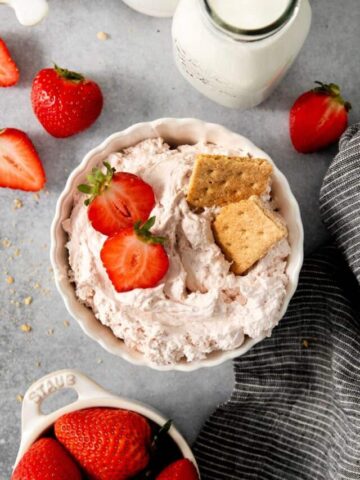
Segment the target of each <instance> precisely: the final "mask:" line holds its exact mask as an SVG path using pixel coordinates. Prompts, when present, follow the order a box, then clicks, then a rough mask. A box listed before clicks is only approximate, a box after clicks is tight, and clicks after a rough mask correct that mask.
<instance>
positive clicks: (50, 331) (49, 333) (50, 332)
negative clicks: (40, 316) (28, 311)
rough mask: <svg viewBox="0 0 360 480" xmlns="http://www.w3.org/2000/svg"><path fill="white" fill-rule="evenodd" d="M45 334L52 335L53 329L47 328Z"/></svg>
mask: <svg viewBox="0 0 360 480" xmlns="http://www.w3.org/2000/svg"><path fill="white" fill-rule="evenodd" d="M47 334H48V335H49V336H51V335H54V329H53V328H49V329H48V331H47Z"/></svg>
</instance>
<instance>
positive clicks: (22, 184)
mask: <svg viewBox="0 0 360 480" xmlns="http://www.w3.org/2000/svg"><path fill="white" fill-rule="evenodd" d="M45 182H46V178H45V171H44V168H43V166H42V163H41V160H40V158H39V155H38V153H37V151H36V149H35V147H34V145H33V143H32V141H31V140H30V138H29V137H28V136H27V135H26V133H24V132H22V131H21V130H17V129H16V128H4V129H3V130H0V187H7V188H14V189H18V190H25V191H28V192H37V191H39V190H41V189H42V188H43V187H44V185H45Z"/></svg>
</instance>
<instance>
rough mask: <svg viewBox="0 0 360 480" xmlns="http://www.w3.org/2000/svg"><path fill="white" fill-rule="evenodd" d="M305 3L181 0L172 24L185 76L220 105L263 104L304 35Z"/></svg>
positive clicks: (177, 58) (308, 21) (306, 21)
mask: <svg viewBox="0 0 360 480" xmlns="http://www.w3.org/2000/svg"><path fill="white" fill-rule="evenodd" d="M310 24H311V8H310V4H309V1H308V0H180V3H179V5H178V8H177V10H176V12H175V15H174V19H173V26H172V36H173V45H174V55H175V61H176V64H177V66H178V68H179V70H180V72H181V73H182V74H183V76H184V77H185V78H186V79H187V80H188V81H189V82H190V83H191V84H192V85H193V86H194V87H195V88H196V89H198V90H199V91H200V92H201V93H203V94H204V95H206V96H207V97H209V98H211V99H212V100H214V101H215V102H218V103H220V104H221V105H224V106H227V107H233V108H240V109H246V108H250V107H254V106H255V105H258V104H259V103H261V102H262V101H264V100H265V99H266V98H267V97H268V96H269V95H270V94H271V92H272V91H273V90H274V88H275V87H276V85H277V84H278V83H279V82H280V81H281V79H282V78H283V77H284V75H285V74H286V72H287V71H288V69H289V68H290V66H291V64H292V63H293V61H294V60H295V58H296V56H297V55H298V53H299V52H300V49H301V47H302V45H303V43H304V41H305V39H306V37H307V35H308V32H309V29H310Z"/></svg>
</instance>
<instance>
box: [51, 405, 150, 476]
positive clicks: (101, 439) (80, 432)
mask: <svg viewBox="0 0 360 480" xmlns="http://www.w3.org/2000/svg"><path fill="white" fill-rule="evenodd" d="M55 435H56V437H57V439H58V440H59V441H60V442H61V443H62V444H63V445H64V447H65V448H66V449H67V450H68V451H69V452H70V453H71V455H72V456H73V457H74V458H75V460H76V461H77V462H78V463H79V465H80V466H81V467H82V468H83V469H84V471H85V472H86V474H87V475H88V476H89V477H90V478H91V479H92V480H126V479H128V478H131V477H133V476H135V475H136V474H137V473H139V472H140V471H141V470H143V469H144V468H145V467H146V466H147V465H148V463H149V449H150V443H151V429H150V426H149V424H148V422H147V420H146V419H145V418H144V417H142V416H141V415H138V414H137V413H135V412H131V411H127V410H118V409H111V408H90V409H85V410H79V411H76V412H73V413H69V414H66V415H64V416H62V417H61V418H60V419H59V420H57V422H56V423H55ZM68 480H70V477H69V479H68Z"/></svg>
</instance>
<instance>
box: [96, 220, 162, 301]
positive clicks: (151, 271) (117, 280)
mask: <svg viewBox="0 0 360 480" xmlns="http://www.w3.org/2000/svg"><path fill="white" fill-rule="evenodd" d="M154 222H155V217H152V218H150V219H149V220H148V221H147V222H146V223H145V224H144V225H143V226H142V227H141V226H140V224H135V226H134V227H128V228H125V229H123V230H121V231H120V232H119V233H118V234H117V235H115V236H114V237H110V238H108V239H107V240H106V241H105V243H104V245H103V247H102V249H101V252H100V256H101V260H102V262H103V265H104V267H105V269H106V271H107V274H108V276H109V278H110V280H111V282H112V284H113V285H114V287H115V290H117V291H118V292H127V291H129V290H133V289H135V288H152V287H155V286H156V285H157V283H158V282H159V281H160V280H161V279H162V278H163V277H164V275H165V274H166V272H167V271H168V268H169V259H168V256H167V254H166V251H165V249H164V247H163V246H162V243H163V242H164V240H165V239H164V238H163V237H154V236H153V235H152V234H151V233H150V231H149V230H150V228H151V227H152V226H153V224H154Z"/></svg>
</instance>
